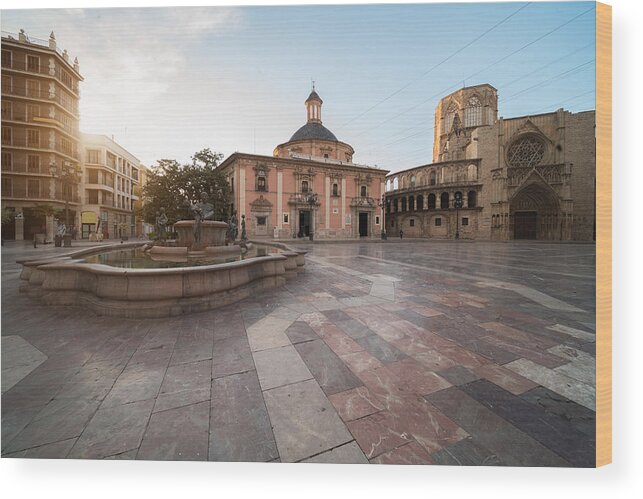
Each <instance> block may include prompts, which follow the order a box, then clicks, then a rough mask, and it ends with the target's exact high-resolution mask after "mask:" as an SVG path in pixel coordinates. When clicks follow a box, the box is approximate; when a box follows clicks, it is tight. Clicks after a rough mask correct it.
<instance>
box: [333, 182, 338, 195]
mask: <svg viewBox="0 0 643 499" xmlns="http://www.w3.org/2000/svg"><path fill="white" fill-rule="evenodd" d="M333 196H335V197H337V196H339V186H338V185H337V184H336V183H335V184H333Z"/></svg>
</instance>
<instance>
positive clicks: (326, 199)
mask: <svg viewBox="0 0 643 499" xmlns="http://www.w3.org/2000/svg"><path fill="white" fill-rule="evenodd" d="M324 188H325V192H324V203H325V204H326V206H325V208H326V209H325V210H324V213H325V215H326V231H329V230H330V177H326V182H325V186H324Z"/></svg>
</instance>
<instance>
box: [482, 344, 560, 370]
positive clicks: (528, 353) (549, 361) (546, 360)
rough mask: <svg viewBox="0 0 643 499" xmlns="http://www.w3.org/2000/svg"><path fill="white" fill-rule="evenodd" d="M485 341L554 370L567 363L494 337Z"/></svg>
mask: <svg viewBox="0 0 643 499" xmlns="http://www.w3.org/2000/svg"><path fill="white" fill-rule="evenodd" d="M485 339H486V340H487V342H488V343H491V344H492V345H495V346H497V347H499V348H502V349H503V350H507V351H508V352H512V353H515V354H516V355H518V356H519V357H521V358H524V359H527V360H530V361H532V362H535V363H537V364H540V365H541V366H544V367H549V368H552V369H553V368H554V367H558V366H562V365H563V364H566V363H567V361H566V360H565V359H563V358H561V357H559V356H557V355H553V354H551V353H549V352H547V351H541V350H537V349H535V348H525V347H523V346H520V345H517V344H515V343H510V342H508V341H505V340H503V339H501V338H496V337H494V336H488V337H487V338H485ZM485 364H486V362H485Z"/></svg>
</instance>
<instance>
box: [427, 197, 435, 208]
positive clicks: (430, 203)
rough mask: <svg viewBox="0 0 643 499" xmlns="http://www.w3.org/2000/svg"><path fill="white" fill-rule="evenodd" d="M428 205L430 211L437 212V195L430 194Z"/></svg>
mask: <svg viewBox="0 0 643 499" xmlns="http://www.w3.org/2000/svg"><path fill="white" fill-rule="evenodd" d="M427 204H428V208H429V210H435V194H429V197H428V201H427Z"/></svg>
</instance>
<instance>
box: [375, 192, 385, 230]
mask: <svg viewBox="0 0 643 499" xmlns="http://www.w3.org/2000/svg"><path fill="white" fill-rule="evenodd" d="M377 205H378V206H379V207H380V209H381V210H382V241H385V240H386V194H382V197H381V198H380V200H379V202H378V203H377Z"/></svg>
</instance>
